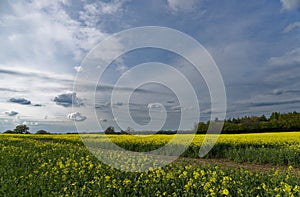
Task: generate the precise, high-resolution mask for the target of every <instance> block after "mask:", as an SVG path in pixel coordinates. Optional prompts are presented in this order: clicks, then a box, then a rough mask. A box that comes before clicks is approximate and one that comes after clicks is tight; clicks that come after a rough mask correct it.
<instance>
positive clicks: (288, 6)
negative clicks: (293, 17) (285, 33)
mask: <svg viewBox="0 0 300 197" xmlns="http://www.w3.org/2000/svg"><path fill="white" fill-rule="evenodd" d="M280 2H281V4H282V9H283V10H292V9H296V8H298V7H300V1H299V0H280Z"/></svg>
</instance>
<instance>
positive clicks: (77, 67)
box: [74, 66, 82, 72]
mask: <svg viewBox="0 0 300 197" xmlns="http://www.w3.org/2000/svg"><path fill="white" fill-rule="evenodd" d="M74 69H75V70H76V72H81V71H82V66H75V67H74Z"/></svg>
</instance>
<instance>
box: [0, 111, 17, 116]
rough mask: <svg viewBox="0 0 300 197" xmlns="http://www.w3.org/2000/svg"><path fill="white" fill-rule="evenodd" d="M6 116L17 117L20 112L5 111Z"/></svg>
mask: <svg viewBox="0 0 300 197" xmlns="http://www.w3.org/2000/svg"><path fill="white" fill-rule="evenodd" d="M3 113H4V114H6V115H8V116H15V115H17V114H18V112H16V111H5V112H3Z"/></svg>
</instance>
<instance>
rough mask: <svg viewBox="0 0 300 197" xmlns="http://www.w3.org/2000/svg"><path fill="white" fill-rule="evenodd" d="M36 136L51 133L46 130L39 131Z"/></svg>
mask: <svg viewBox="0 0 300 197" xmlns="http://www.w3.org/2000/svg"><path fill="white" fill-rule="evenodd" d="M35 134H50V133H49V132H48V131H45V130H38V131H37V132H36V133H35Z"/></svg>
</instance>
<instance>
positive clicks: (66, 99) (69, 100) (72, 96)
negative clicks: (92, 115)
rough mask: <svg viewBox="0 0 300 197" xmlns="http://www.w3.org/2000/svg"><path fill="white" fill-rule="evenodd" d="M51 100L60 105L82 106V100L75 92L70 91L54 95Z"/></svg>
mask: <svg viewBox="0 0 300 197" xmlns="http://www.w3.org/2000/svg"><path fill="white" fill-rule="evenodd" d="M53 101H54V102H55V103H56V104H57V105H61V106H64V107H71V106H72V105H73V106H76V107H79V106H82V105H83V102H82V101H83V100H82V99H80V98H78V97H77V95H76V92H70V93H64V94H60V95H58V96H56V97H55V98H54V99H53Z"/></svg>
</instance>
